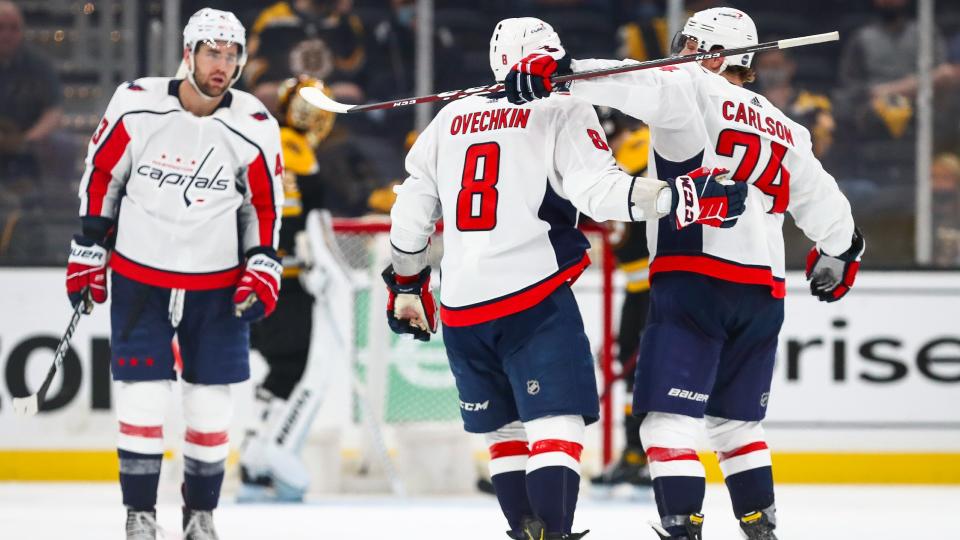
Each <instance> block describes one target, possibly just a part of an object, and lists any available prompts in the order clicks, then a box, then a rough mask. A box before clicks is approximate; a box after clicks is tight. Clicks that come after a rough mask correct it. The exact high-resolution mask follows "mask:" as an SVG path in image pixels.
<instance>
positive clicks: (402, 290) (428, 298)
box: [382, 265, 440, 341]
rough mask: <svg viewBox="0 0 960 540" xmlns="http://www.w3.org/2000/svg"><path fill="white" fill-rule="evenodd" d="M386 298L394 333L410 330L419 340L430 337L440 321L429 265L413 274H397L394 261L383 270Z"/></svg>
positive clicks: (391, 328) (388, 317)
mask: <svg viewBox="0 0 960 540" xmlns="http://www.w3.org/2000/svg"><path fill="white" fill-rule="evenodd" d="M382 276H383V281H384V283H386V284H387V290H388V291H389V293H390V296H389V297H388V298H387V323H388V324H389V325H390V330H393V332H394V333H396V334H413V337H414V338H416V339H418V340H420V341H430V334H436V333H437V325H438V324H439V323H440V317H439V316H438V314H439V311H440V306H439V304H437V299H436V298H435V297H434V296H433V291H431V290H430V267H429V266H428V267H426V268H424V269H423V270H421V271H420V273H419V274H417V275H415V276H398V275H397V273H396V272H394V271H393V265H391V266H388V267H387V268H386V269H385V270H384V271H383V274H382Z"/></svg>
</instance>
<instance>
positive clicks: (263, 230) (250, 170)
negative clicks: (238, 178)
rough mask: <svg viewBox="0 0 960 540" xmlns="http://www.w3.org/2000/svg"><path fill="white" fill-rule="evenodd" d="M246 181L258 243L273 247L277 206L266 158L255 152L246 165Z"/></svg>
mask: <svg viewBox="0 0 960 540" xmlns="http://www.w3.org/2000/svg"><path fill="white" fill-rule="evenodd" d="M247 181H248V183H249V184H250V191H251V194H252V196H251V199H250V202H251V204H253V207H254V209H256V211H257V231H258V232H259V236H260V245H261V246H269V247H273V229H274V225H275V224H276V221H277V207H276V206H274V204H273V203H274V201H273V183H272V182H271V176H270V170H269V169H268V168H267V162H266V158H265V157H264V156H263V154H257V157H256V159H254V160H253V162H252V163H250V165H248V166H247Z"/></svg>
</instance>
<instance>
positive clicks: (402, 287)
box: [380, 265, 430, 294]
mask: <svg viewBox="0 0 960 540" xmlns="http://www.w3.org/2000/svg"><path fill="white" fill-rule="evenodd" d="M380 275H381V276H382V277H383V282H384V283H386V284H387V288H388V289H390V290H391V291H393V293H394V294H420V291H421V290H423V287H424V286H425V285H427V284H428V283H429V282H430V267H429V266H426V267H424V269H423V270H421V271H420V273H419V274H417V275H415V276H398V275H397V273H396V272H394V271H393V265H390V266H388V267H386V268H385V269H384V270H383V273H382V274H380Z"/></svg>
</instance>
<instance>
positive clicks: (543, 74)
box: [503, 48, 571, 105]
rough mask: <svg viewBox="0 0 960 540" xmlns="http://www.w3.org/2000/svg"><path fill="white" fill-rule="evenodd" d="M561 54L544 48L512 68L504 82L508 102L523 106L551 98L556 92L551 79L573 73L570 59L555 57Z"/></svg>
mask: <svg viewBox="0 0 960 540" xmlns="http://www.w3.org/2000/svg"><path fill="white" fill-rule="evenodd" d="M561 53H562V51H557V50H555V49H548V48H544V49H543V50H539V51H537V52H534V53H532V54H530V55H528V56H526V57H525V58H524V59H523V60H520V61H519V62H517V63H516V65H514V66H513V67H512V68H510V73H508V74H507V77H506V79H505V80H504V81H503V83H504V87H505V89H506V92H507V100H508V101H509V102H510V103H513V104H514V105H523V104H524V103H529V102H531V101H534V100H536V99H543V98H546V97H549V96H550V93H551V92H553V90H554V86H553V81H551V80H550V77H552V76H553V75H555V74H557V75H566V74H569V73H571V71H570V60H569V59H567V58H555V57H554V56H553V55H554V54H561Z"/></svg>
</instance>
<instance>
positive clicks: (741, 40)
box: [674, 7, 757, 68]
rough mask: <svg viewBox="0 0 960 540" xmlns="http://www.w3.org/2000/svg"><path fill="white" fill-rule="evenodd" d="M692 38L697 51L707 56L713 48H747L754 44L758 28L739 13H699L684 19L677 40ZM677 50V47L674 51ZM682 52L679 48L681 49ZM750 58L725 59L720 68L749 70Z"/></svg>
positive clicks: (730, 10) (712, 10)
mask: <svg viewBox="0 0 960 540" xmlns="http://www.w3.org/2000/svg"><path fill="white" fill-rule="evenodd" d="M686 37H692V38H695V39H696V40H697V42H698V49H699V50H701V51H703V52H710V50H711V49H713V48H714V47H716V46H718V45H719V46H721V47H723V48H724V49H732V48H734V47H746V46H748V45H756V44H757V25H755V24H754V23H753V19H751V18H750V16H749V15H747V14H746V13H744V12H742V11H740V10H739V9H734V8H729V7H718V8H710V9H705V10H703V11H698V12H696V13H694V14H693V15H691V16H690V18H689V19H687V23H686V24H685V25H683V30H681V31H680V35H679V36H678V38H686ZM674 48H676V46H675V47H674ZM680 48H682V46H681V47H680ZM753 54H754V53H749V54H743V55H738V56H727V57H725V58H724V63H723V67H724V68H726V67H727V66H743V67H750V64H751V63H752V62H753Z"/></svg>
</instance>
